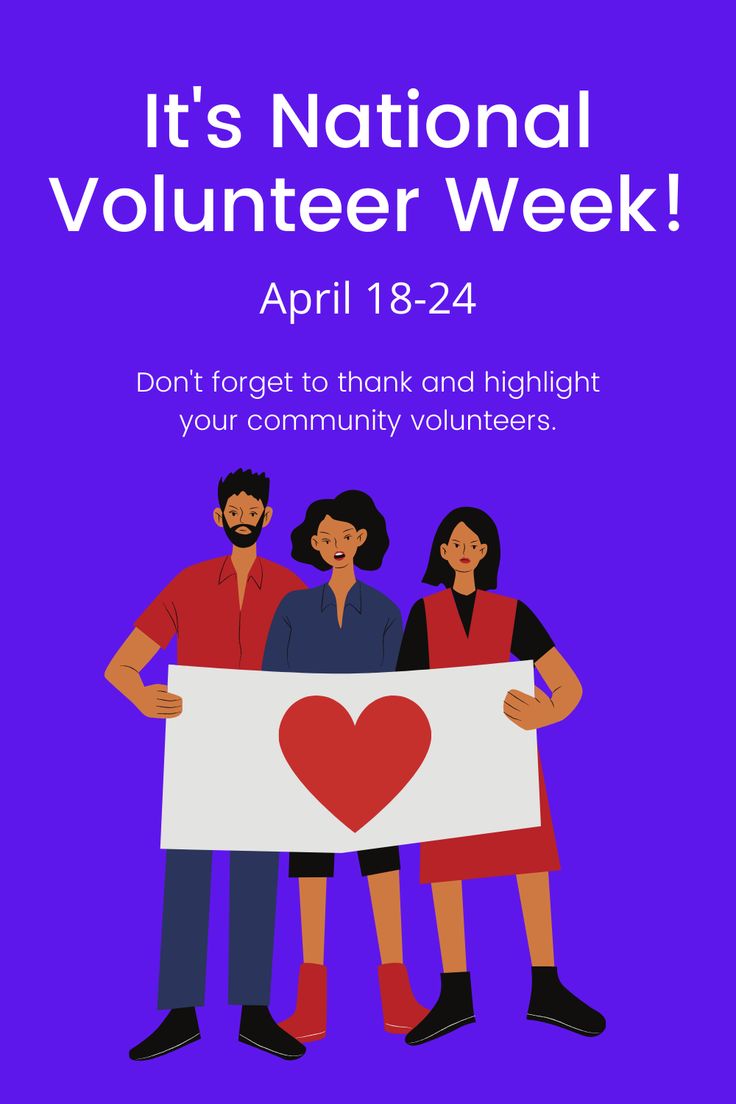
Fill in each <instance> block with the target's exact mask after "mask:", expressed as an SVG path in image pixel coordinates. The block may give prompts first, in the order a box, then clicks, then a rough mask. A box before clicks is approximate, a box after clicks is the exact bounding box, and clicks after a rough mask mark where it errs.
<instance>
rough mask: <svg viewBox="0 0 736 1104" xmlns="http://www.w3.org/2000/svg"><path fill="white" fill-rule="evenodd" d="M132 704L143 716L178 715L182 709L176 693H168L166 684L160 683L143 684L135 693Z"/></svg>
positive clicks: (165, 716) (166, 716) (169, 716)
mask: <svg viewBox="0 0 736 1104" xmlns="http://www.w3.org/2000/svg"><path fill="white" fill-rule="evenodd" d="M134 704H135V705H136V706H137V707H138V709H140V711H141V713H142V714H143V716H144V717H164V718H166V720H169V718H171V717H178V716H179V714H180V713H181V711H182V700H181V698H180V697H179V695H178V694H170V693H169V691H168V688H167V687H166V686H162V685H161V684H160V683H159V684H155V685H153V686H144V687H143V689H142V690H141V692H140V693H139V694H138V695H136V699H135V702H134Z"/></svg>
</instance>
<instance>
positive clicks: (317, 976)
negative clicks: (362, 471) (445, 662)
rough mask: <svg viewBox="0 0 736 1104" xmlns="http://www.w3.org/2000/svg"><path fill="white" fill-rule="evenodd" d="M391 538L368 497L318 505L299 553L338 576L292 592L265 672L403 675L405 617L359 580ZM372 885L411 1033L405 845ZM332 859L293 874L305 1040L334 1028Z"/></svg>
mask: <svg viewBox="0 0 736 1104" xmlns="http://www.w3.org/2000/svg"><path fill="white" fill-rule="evenodd" d="M388 545H389V540H388V534H387V532H386V522H385V520H384V518H383V517H382V515H381V514H380V513H379V511H378V509H377V508H376V506H375V504H374V503H373V500H372V499H371V498H370V497H369V496H368V495H367V494H364V493H363V492H362V491H345V492H343V493H342V494H339V495H338V496H337V497H336V498H334V499H320V500H318V501H317V502H313V503H312V505H311V506H310V507H309V509H308V510H307V513H306V517H305V519H304V521H303V522H302V523H301V525H299V526H297V528H296V529H295V530H294V532H293V533H292V556H293V558H294V559H295V560H297V561H298V562H300V563H307V564H311V565H312V566H313V567H317V568H319V569H320V570H321V571H329V572H330V578H329V580H328V582H327V583H325V584H323V585H321V586H317V587H314V588H312V589H309V590H300V591H298V592H294V593H292V594H288V595H287V596H286V597H285V598H284V600H283V601H282V602H281V605H280V606H279V608H278V610H277V612H276V616H275V617H274V621H273V625H272V626H271V631H270V633H269V635H268V640H267V642H266V650H265V654H264V659H263V668H264V670H271V671H303V672H320V673H347V672H367V671H394V670H395V669H396V660H397V657H398V654H399V646H400V644H401V629H402V622H401V614H400V612H399V610H398V609H397V607H396V606H395V605H394V603H393V602H391V601H390V600H389V599H388V598H387V597H386V596H385V595H383V594H381V592H380V591H378V590H375V589H374V588H373V587H370V586H368V585H367V584H366V583H364V582H363V581H362V580H360V579H358V578H357V577H356V573H355V568H356V567H358V568H360V569H361V570H363V571H375V570H377V569H378V568H379V567H380V566H381V564H382V562H383V558H384V555H385V553H386V550H387V549H388ZM358 858H359V861H360V870H361V873H362V874H363V875H364V876H365V877H366V878H367V881H368V888H369V892H370V897H371V902H372V905H373V917H374V921H375V926H376V934H377V936H378V947H379V952H380V958H381V965H380V966H379V968H378V978H379V987H380V992H381V1002H382V1008H383V1020H384V1027H385V1029H386V1031H389V1032H392V1033H394V1034H406V1032H407V1031H409V1029H410V1028H412V1027H414V1025H415V1024H416V1023H418V1022H419V1020H421V1019H422V1018H423V1016H424V1015H425V1014H426V1009H425V1008H423V1007H422V1006H421V1005H420V1004H419V1003H418V1001H417V1000H415V998H414V996H413V994H412V991H411V986H410V983H409V977H408V974H407V971H406V966H405V965H404V961H403V942H402V927H401V900H400V883H399V865H400V863H399V849H398V847H381V848H376V849H372V850H369V851H361V852H359V854H358ZM334 865H335V857H334V855H331V854H308V853H292V854H291V855H290V857H289V876H290V877H292V878H298V879H299V900H300V907H301V927H302V949H303V963H302V965H301V968H300V971H299V981H298V986H297V1002H296V1009H295V1011H294V1013H293V1015H292V1016H290V1017H289V1019H288V1020H286V1021H284V1022H283V1023H282V1027H284V1028H285V1029H286V1030H287V1031H288V1032H290V1034H292V1035H294V1036H295V1037H296V1038H297V1039H300V1040H302V1041H303V1042H314V1041H316V1040H317V1039H322V1038H324V1036H325V1034H326V1031H327V969H326V967H325V962H324V950H325V913H326V899H327V879H328V878H331V877H332V875H333V873H334Z"/></svg>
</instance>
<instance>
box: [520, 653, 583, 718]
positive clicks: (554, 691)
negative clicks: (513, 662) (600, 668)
mask: <svg viewBox="0 0 736 1104" xmlns="http://www.w3.org/2000/svg"><path fill="white" fill-rule="evenodd" d="M534 666H535V667H536V668H537V670H538V671H539V673H540V675H541V676H542V678H543V679H544V681H545V682H546V683H547V686H548V687H549V688H550V690H551V695H550V696H548V695H547V694H545V693H544V691H543V690H540V689H539V687H536V689H535V691H534V697H533V698H532V697H530V696H529V694H524V693H523V692H522V691H521V690H509V692H508V694H507V695H506V697H505V699H504V703H503V711H504V713H505V714H506V716H507V717H508V718H509V720H510V721H513V722H514V724H515V725H518V726H519V728H523V729H525V730H527V731H530V730H531V729H534V728H544V727H545V726H546V725H551V724H556V723H557V721H564V719H565V717H569V716H570V714H571V713H572V711H573V709H574V708H575V707H576V705H577V704H578V702H579V701H580V699H581V697H582V696H583V688H582V686H581V685H580V679H579V678H578V676H577V675H576V674H575V672H574V671H573V669H572V667H571V666H570V664H569V663H568V662H567V660H566V659H565V658H564V656H562V655H560V653H559V652H558V651H557V649H556V648H550V650H549V651H548V652H545V654H544V655H543V656H541V657H540V659H538V660H537V661H536V663H535V665H534Z"/></svg>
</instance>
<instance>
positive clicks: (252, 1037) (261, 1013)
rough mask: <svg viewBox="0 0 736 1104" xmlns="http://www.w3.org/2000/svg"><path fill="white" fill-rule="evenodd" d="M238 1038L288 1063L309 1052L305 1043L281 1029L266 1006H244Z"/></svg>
mask: <svg viewBox="0 0 736 1104" xmlns="http://www.w3.org/2000/svg"><path fill="white" fill-rule="evenodd" d="M238 1038H239V1039H240V1041H241V1043H247V1045H248V1046H252V1047H256V1048H257V1049H258V1050H267V1051H268V1053H269V1054H275V1055H276V1056H277V1057H278V1058H285V1059H286V1060H287V1061H293V1060H294V1058H301V1057H302V1055H303V1054H306V1052H307V1048H306V1047H305V1046H304V1044H303V1043H300V1042H299V1040H298V1039H295V1038H294V1036H293V1035H290V1034H289V1032H288V1031H284V1029H283V1027H279V1025H278V1024H277V1023H276V1021H275V1020H274V1018H273V1016H272V1015H271V1013H270V1012H269V1011H268V1008H267V1007H266V1005H265V1004H244V1005H243V1012H242V1015H241V1017H240V1033H239V1034H238Z"/></svg>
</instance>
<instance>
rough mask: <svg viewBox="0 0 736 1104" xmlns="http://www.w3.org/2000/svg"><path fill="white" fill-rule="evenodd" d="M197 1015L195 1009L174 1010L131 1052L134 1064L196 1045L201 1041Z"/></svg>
mask: <svg viewBox="0 0 736 1104" xmlns="http://www.w3.org/2000/svg"><path fill="white" fill-rule="evenodd" d="M201 1038H202V1036H201V1035H200V1034H199V1024H198V1023H197V1013H196V1012H195V1010H194V1009H193V1008H172V1009H171V1011H170V1012H169V1014H168V1016H166V1018H165V1019H164V1020H162V1022H161V1023H160V1024H159V1025H158V1027H157V1028H156V1030H155V1031H154V1032H153V1034H152V1035H149V1036H148V1038H147V1039H144V1040H143V1042H142V1043H139V1044H138V1046H134V1047H133V1049H132V1050H131V1051H130V1057H131V1058H132V1059H133V1061H134V1062H145V1061H146V1059H148V1058H160V1057H161V1055H162V1054H169V1052H170V1051H172V1050H180V1049H181V1047H183V1046H186V1045H187V1043H196V1041H197V1039H201Z"/></svg>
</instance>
